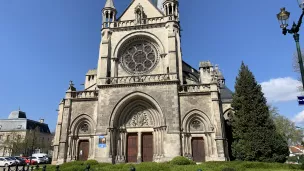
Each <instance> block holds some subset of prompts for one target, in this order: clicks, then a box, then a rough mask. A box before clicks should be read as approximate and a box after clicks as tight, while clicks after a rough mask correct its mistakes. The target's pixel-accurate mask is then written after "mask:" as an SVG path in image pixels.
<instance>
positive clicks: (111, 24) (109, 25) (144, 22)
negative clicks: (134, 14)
mask: <svg viewBox="0 0 304 171" xmlns="http://www.w3.org/2000/svg"><path fill="white" fill-rule="evenodd" d="M177 20H178V17H177V16H173V15H171V16H167V17H154V18H147V19H143V20H142V23H140V24H139V23H136V22H135V20H125V21H115V22H104V23H103V28H121V27H130V26H138V25H149V24H159V23H165V22H168V21H177Z"/></svg>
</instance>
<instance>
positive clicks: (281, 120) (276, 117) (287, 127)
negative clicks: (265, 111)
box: [269, 106, 303, 145]
mask: <svg viewBox="0 0 304 171" xmlns="http://www.w3.org/2000/svg"><path fill="white" fill-rule="evenodd" d="M269 109H270V116H271V118H272V120H273V121H274V124H275V126H276V130H277V132H278V133H279V134H280V135H282V136H283V137H284V138H285V140H286V141H287V142H288V145H297V144H301V142H302V134H303V131H302V130H299V129H297V127H296V125H295V123H294V122H292V121H291V120H289V119H288V118H286V117H285V116H283V115H281V114H280V113H279V111H278V109H277V108H276V107H273V106H269Z"/></svg>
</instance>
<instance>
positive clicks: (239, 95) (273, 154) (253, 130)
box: [232, 63, 289, 162]
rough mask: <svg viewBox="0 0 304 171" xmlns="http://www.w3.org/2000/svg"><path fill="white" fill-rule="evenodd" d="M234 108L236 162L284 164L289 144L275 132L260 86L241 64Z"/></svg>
mask: <svg viewBox="0 0 304 171" xmlns="http://www.w3.org/2000/svg"><path fill="white" fill-rule="evenodd" d="M232 108H233V109H234V112H235V113H234V115H233V117H232V133H233V143H232V154H233V156H234V158H235V159H236V160H246V161H268V162H285V161H286V157H287V156H288V155H289V150H288V144H287V142H286V141H285V140H284V138H283V137H282V136H281V135H280V134H278V133H277V132H276V128H275V124H274V122H273V121H272V119H271V117H270V114H269V109H268V106H267V101H266V99H265V97H264V94H263V93H262V88H261V86H260V85H259V84H258V83H257V82H256V80H255V78H254V76H253V74H252V72H251V71H250V70H249V69H248V66H246V65H245V64H244V63H242V65H241V68H240V71H239V75H238V77H237V78H236V83H235V93H234V94H233V100H232Z"/></svg>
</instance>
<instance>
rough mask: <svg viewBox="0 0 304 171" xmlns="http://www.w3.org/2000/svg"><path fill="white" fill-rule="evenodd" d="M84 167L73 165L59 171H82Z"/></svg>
mask: <svg viewBox="0 0 304 171" xmlns="http://www.w3.org/2000/svg"><path fill="white" fill-rule="evenodd" d="M85 168H86V166H84V165H74V166H69V167H65V168H62V169H60V170H61V171H84V169H85Z"/></svg>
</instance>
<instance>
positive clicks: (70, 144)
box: [67, 136, 72, 160]
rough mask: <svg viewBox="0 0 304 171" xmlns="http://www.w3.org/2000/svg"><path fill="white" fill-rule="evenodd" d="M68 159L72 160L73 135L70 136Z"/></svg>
mask: <svg viewBox="0 0 304 171" xmlns="http://www.w3.org/2000/svg"><path fill="white" fill-rule="evenodd" d="M67 153H68V154H67V160H71V158H72V154H71V153H72V140H71V136H69V138H68V152H67Z"/></svg>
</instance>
